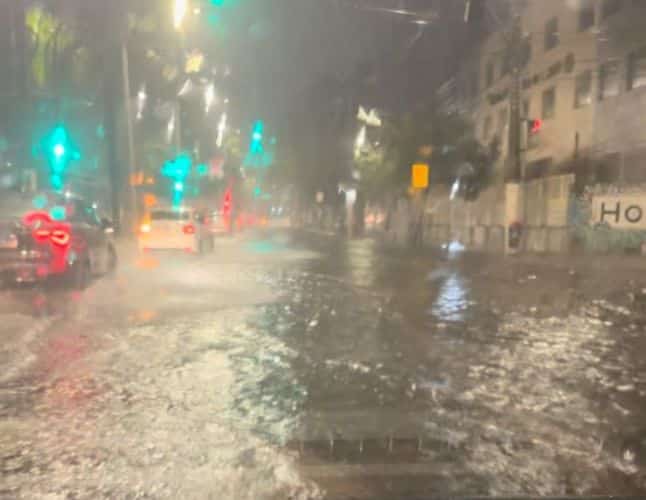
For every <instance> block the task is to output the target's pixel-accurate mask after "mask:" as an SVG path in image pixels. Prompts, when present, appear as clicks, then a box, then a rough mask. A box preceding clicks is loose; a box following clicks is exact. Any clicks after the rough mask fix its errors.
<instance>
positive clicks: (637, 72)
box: [626, 47, 646, 90]
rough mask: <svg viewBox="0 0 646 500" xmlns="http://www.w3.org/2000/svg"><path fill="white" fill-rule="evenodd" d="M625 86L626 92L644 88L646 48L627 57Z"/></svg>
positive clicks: (645, 82)
mask: <svg viewBox="0 0 646 500" xmlns="http://www.w3.org/2000/svg"><path fill="white" fill-rule="evenodd" d="M627 73H628V74H627V75H626V76H627V78H626V84H627V87H628V90H633V89H636V88H639V87H644V86H646V47H642V48H641V49H639V50H637V51H635V52H633V53H631V54H630V55H629V56H628V71H627Z"/></svg>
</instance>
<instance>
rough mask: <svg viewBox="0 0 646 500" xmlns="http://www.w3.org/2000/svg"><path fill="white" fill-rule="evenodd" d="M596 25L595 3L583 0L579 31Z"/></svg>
mask: <svg viewBox="0 0 646 500" xmlns="http://www.w3.org/2000/svg"><path fill="white" fill-rule="evenodd" d="M591 26H594V4H593V3H592V2H590V1H589V0H581V6H580V9H579V31H585V30H587V29H588V28H590V27H591Z"/></svg>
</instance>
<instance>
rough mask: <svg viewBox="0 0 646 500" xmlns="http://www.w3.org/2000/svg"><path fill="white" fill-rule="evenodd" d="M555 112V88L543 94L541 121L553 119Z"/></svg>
mask: <svg viewBox="0 0 646 500" xmlns="http://www.w3.org/2000/svg"><path fill="white" fill-rule="evenodd" d="M555 112H556V88H554V87H552V88H551V89H547V90H545V91H544V92H543V115H542V117H543V120H547V119H549V118H554V114H555Z"/></svg>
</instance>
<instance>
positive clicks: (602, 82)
mask: <svg viewBox="0 0 646 500" xmlns="http://www.w3.org/2000/svg"><path fill="white" fill-rule="evenodd" d="M619 84H620V81H619V61H608V62H605V63H603V64H602V65H601V68H599V100H600V101H603V100H604V99H607V98H608V97H614V96H616V95H619Z"/></svg>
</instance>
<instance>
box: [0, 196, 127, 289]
mask: <svg viewBox="0 0 646 500" xmlns="http://www.w3.org/2000/svg"><path fill="white" fill-rule="evenodd" d="M0 191H2V190H1V189H0ZM0 197H1V199H0V280H1V281H2V283H3V284H4V285H8V284H14V283H38V282H52V281H55V282H59V283H62V284H65V285H67V286H70V287H73V288H77V289H82V288H84V287H86V286H87V285H88V283H89V282H90V280H91V278H92V276H96V275H100V274H105V273H108V272H110V271H112V270H114V269H115V267H116V265H117V253H116V250H115V246H114V241H113V237H112V236H113V232H114V231H113V228H112V225H111V224H110V222H109V221H107V220H105V219H103V220H102V219H100V218H99V217H98V215H97V213H96V210H95V209H94V207H93V206H92V205H91V204H89V203H87V202H85V201H84V200H83V199H82V198H79V197H76V196H74V195H71V194H69V193H67V194H58V193H41V194H38V195H36V196H34V195H29V196H27V195H22V194H20V193H15V192H0Z"/></svg>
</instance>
